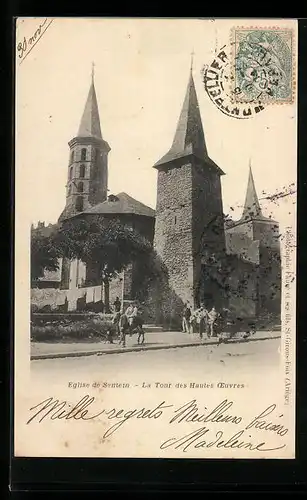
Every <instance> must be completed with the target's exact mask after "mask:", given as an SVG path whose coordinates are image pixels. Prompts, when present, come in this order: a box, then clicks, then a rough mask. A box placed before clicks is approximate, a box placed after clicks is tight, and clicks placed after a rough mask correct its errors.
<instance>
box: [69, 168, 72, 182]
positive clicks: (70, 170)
mask: <svg viewBox="0 0 307 500" xmlns="http://www.w3.org/2000/svg"><path fill="white" fill-rule="evenodd" d="M72 174H73V167H70V169H69V179H72Z"/></svg>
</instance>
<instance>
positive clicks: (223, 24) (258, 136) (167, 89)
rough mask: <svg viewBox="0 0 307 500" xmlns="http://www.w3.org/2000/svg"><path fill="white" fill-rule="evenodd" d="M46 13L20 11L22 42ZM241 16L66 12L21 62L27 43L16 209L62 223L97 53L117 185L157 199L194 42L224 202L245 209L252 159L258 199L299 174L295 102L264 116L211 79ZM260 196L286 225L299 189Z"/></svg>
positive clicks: (19, 90) (21, 69)
mask: <svg viewBox="0 0 307 500" xmlns="http://www.w3.org/2000/svg"><path fill="white" fill-rule="evenodd" d="M43 22H44V19H43V18H41V19H40V18H23V19H19V20H18V24H17V32H16V40H17V47H18V43H20V42H22V41H23V40H24V37H25V38H26V40H28V41H29V37H31V36H32V35H33V33H35V31H36V29H37V27H38V26H39V24H40V23H41V24H42V23H43ZM48 22H49V20H48ZM265 22H266V21H265V20H262V21H257V25H258V26H259V24H261V23H262V24H263V23H265ZM289 22H290V21H289V20H288V21H284V24H287V23H288V24H289ZM45 24H47V23H45ZM237 24H239V25H241V24H242V20H239V21H237V22H236V21H235V20H230V21H229V20H197V19H194V20H193V19H137V20H136V19H97V18H96V19H87V18H71V19H70V18H56V19H54V20H53V22H52V23H51V24H50V26H49V27H48V29H47V30H46V32H45V33H44V34H43V36H42V37H41V38H40V39H39V41H38V43H37V44H36V45H35V46H34V47H33V48H32V50H31V52H29V53H28V54H26V57H25V58H24V60H23V61H22V63H21V64H20V60H19V58H18V57H19V53H20V52H18V51H17V55H16V60H17V63H16V158H15V169H16V210H17V211H18V212H19V213H20V214H21V213H22V217H23V221H24V224H25V225H27V224H30V223H31V222H34V223H37V221H38V220H41V221H45V222H46V223H54V222H56V221H57V219H58V217H59V215H60V213H61V211H62V210H63V208H64V205H65V184H66V179H67V169H68V158H69V147H68V142H69V141H70V140H71V139H72V138H73V137H74V136H75V135H76V134H77V131H78V127H79V123H80V119H81V115H82V112H83V108H84V105H85V101H86V98H87V94H88V90H89V86H90V82H91V71H92V62H94V64H95V87H96V94H97V99H98V105H99V113H100V122H101V130H102V135H103V138H104V139H105V140H106V141H107V142H108V143H109V145H110V147H111V151H110V153H109V193H114V194H116V193H119V192H121V191H125V192H127V193H128V194H129V195H131V196H133V197H134V198H136V199H138V200H140V201H142V202H143V203H145V204H147V205H149V206H151V207H153V208H155V204H156V182H157V172H156V170H155V169H154V168H152V167H153V164H154V163H155V162H156V161H157V160H159V159H160V158H161V157H162V156H163V155H164V154H165V153H166V152H167V151H168V149H169V148H170V146H171V143H172V140H173V136H174V132H175V128H176V124H177V120H178V117H179V113H180V110H181V106H182V103H183V99H184V95H185V91H186V86H187V83H188V79H189V71H190V61H191V52H194V62H193V76H194V81H195V86H196V91H197V95H198V101H199V106H200V111H201V116H202V120H203V127H204V132H205V137H206V143H207V148H208V153H209V156H210V157H211V158H212V159H213V160H214V161H215V162H216V163H217V164H218V165H219V166H220V167H221V169H222V170H223V171H224V172H225V176H223V177H222V192H223V206H224V212H225V213H230V214H231V215H232V216H233V217H234V218H239V217H240V215H241V211H242V205H243V203H244V198H245V191H246V186H247V178H248V166H249V161H251V164H252V169H253V175H254V180H255V185H256V189H257V192H258V196H259V198H260V199H261V198H262V197H264V196H266V195H268V194H274V193H276V192H279V191H283V190H284V189H285V188H286V187H288V186H289V185H290V184H291V183H293V182H294V183H295V182H296V147H297V146H296V126H297V122H296V106H295V105H290V104H284V105H268V106H267V107H266V109H265V110H264V111H262V112H261V113H259V115H257V116H255V117H254V118H250V119H247V120H237V119H234V118H231V117H229V116H226V115H224V114H223V113H221V111H220V110H218V108H217V107H216V106H215V105H214V104H213V103H212V102H211V100H210V99H209V97H208V95H207V94H206V92H205V90H204V87H203V83H202V78H201V70H202V68H203V66H204V65H205V64H211V62H212V61H213V59H214V56H215V54H216V53H217V51H218V50H219V49H220V47H222V46H223V45H225V44H226V45H227V44H229V40H230V30H231V28H232V27H233V26H235V25H237ZM255 24H256V23H255ZM281 24H282V22H281ZM292 27H295V25H292ZM230 207H231V208H230ZM262 207H263V212H264V214H265V215H267V216H268V215H271V216H272V217H273V218H275V219H277V220H279V221H280V223H281V225H283V224H284V225H285V224H287V223H288V222H287V220H288V219H287V218H288V216H290V217H291V218H292V219H293V213H294V210H295V209H294V207H295V196H293V195H292V196H288V197H285V198H283V199H281V200H279V202H278V203H273V202H272V201H263V202H262ZM292 219H291V220H292Z"/></svg>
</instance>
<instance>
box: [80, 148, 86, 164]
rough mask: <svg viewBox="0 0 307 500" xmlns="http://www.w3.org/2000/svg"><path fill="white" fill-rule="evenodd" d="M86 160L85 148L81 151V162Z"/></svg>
mask: <svg viewBox="0 0 307 500" xmlns="http://www.w3.org/2000/svg"><path fill="white" fill-rule="evenodd" d="M85 160H86V148H82V149H81V161H85Z"/></svg>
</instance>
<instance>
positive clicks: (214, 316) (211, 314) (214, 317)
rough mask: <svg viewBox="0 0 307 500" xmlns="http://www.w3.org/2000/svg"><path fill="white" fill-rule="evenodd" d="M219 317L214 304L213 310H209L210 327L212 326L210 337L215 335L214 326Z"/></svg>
mask: <svg viewBox="0 0 307 500" xmlns="http://www.w3.org/2000/svg"><path fill="white" fill-rule="evenodd" d="M217 317H218V313H217V311H216V309H215V307H214V306H213V307H212V309H211V311H209V313H208V324H209V328H210V337H213V336H214V327H215V324H216V320H217Z"/></svg>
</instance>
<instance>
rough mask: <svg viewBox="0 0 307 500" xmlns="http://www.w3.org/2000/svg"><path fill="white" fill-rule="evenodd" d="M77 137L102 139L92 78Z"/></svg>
mask: <svg viewBox="0 0 307 500" xmlns="http://www.w3.org/2000/svg"><path fill="white" fill-rule="evenodd" d="M78 137H96V138H98V139H102V135H101V128H100V118H99V111H98V104H97V97H96V91H95V84H94V78H92V83H91V86H90V90H89V93H88V96H87V100H86V104H85V108H84V111H83V115H82V118H81V122H80V126H79V130H78Z"/></svg>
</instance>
